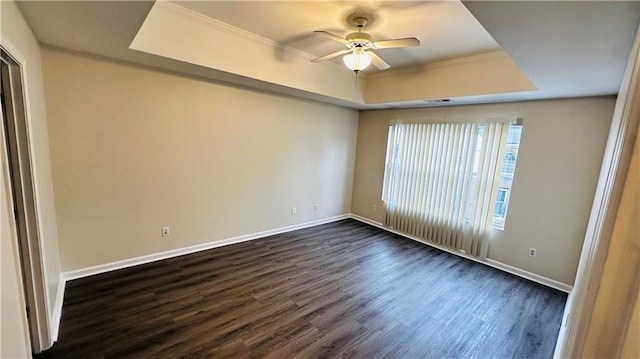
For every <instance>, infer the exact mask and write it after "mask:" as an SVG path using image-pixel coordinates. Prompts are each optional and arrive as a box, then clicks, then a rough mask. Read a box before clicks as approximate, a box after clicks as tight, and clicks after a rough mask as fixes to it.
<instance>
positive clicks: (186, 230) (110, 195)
mask: <svg viewBox="0 0 640 359" xmlns="http://www.w3.org/2000/svg"><path fill="white" fill-rule="evenodd" d="M43 69H44V74H45V78H46V82H45V89H46V95H47V105H48V107H47V110H48V117H49V131H50V132H49V135H50V138H51V153H52V163H53V169H54V173H53V179H54V188H55V195H56V204H57V210H58V226H59V230H60V252H61V258H62V263H63V269H64V270H65V271H70V270H75V269H80V268H86V267H89V266H94V265H100V264H106V263H110V262H113V261H118V260H123V259H130V258H133V257H137V256H142V255H147V254H152V253H157V252H162V251H166V250H171V249H177V248H183V247H186V246H190V245H196V244H201V243H207V242H212V241H216V240H221V239H226V238H230V237H234V236H239V235H244V234H250V233H255V232H259V231H264V230H269V229H275V228H279V227H283V226H289V225H294V224H299V223H305V222H309V221H313V220H318V219H322V218H328V217H332V216H336V215H340V214H345V213H349V211H350V208H351V186H352V183H353V166H354V158H355V146H356V135H357V126H358V112H357V111H354V110H348V109H344V108H339V107H334V106H330V105H324V104H320V103H315V102H310V101H306V100H299V99H295V98H290V97H284V96H280V95H274V94H270V93H263V92H257V91H254V90H249V89H246V88H239V87H233V86H228V85H224V84H219V83H213V82H207V81H204V80H200V79H195V78H189V77H185V76H180V75H176V74H171V73H165V72H159V71H156V70H153V69H149V68H143V67H138V66H133V65H129V64H123V63H117V62H111V61H108V60H104V59H98V58H93V57H85V56H81V55H78V54H73V53H68V52H61V51H58V50H54V49H45V50H43ZM314 204H318V205H319V212H318V213H314V212H313V205H314ZM293 206H295V207H297V215H296V216H292V215H291V214H290V207H293ZM162 226H170V227H171V236H169V237H166V238H163V237H161V227H162Z"/></svg>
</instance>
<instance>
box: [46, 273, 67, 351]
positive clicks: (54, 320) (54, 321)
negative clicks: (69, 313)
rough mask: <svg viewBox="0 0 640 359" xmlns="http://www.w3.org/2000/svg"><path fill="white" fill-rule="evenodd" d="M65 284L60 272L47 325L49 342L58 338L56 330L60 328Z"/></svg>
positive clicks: (53, 341)
mask: <svg viewBox="0 0 640 359" xmlns="http://www.w3.org/2000/svg"><path fill="white" fill-rule="evenodd" d="M66 285H67V281H66V280H65V278H64V274H63V273H60V277H59V280H58V291H57V293H56V301H55V304H54V307H53V311H52V312H51V325H50V327H49V331H50V336H51V344H53V343H55V342H56V341H57V340H58V332H59V330H60V318H61V317H62V304H63V303H64V289H65V287H66Z"/></svg>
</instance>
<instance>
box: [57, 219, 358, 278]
mask: <svg viewBox="0 0 640 359" xmlns="http://www.w3.org/2000/svg"><path fill="white" fill-rule="evenodd" d="M347 218H351V214H342V215H339V216H334V217H328V218H323V219H319V220H315V221H310V222H305V223H300V224H294V225H291V226H286V227H280V228H275V229H270V230H266V231H262V232H256V233H250V234H245V235H242V236H238V237H232V238H227V239H222V240H218V241H213V242H207V243H202V244H196V245H194V246H189V247H184V248H177V249H172V250H169V251H165V252H159V253H153V254H148V255H144V256H140V257H135V258H129V259H124V260H121V261H117V262H111V263H105V264H100V265H97V266H93V267H87V268H82V269H76V270H72V271H69V272H64V273H63V277H64V280H65V281H68V280H72V279H78V278H84V277H88V276H91V275H95V274H100V273H106V272H110V271H114V270H118V269H122V268H128V267H133V266H137V265H140V264H145V263H150V262H155V261H159V260H163V259H167V258H173V257H178V256H182V255H185V254H190V253H195V252H200V251H205V250H207V249H212V248H217V247H222V246H227V245H230V244H236V243H241V242H246V241H251V240H254V239H258V238H262V237H267V236H272V235H275V234H280V233H285V232H291V231H295V230H298V229H303V228H308V227H313V226H317V225H320V224H325V223H330V222H335V221H340V220H343V219H347Z"/></svg>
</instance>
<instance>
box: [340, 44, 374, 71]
mask: <svg viewBox="0 0 640 359" xmlns="http://www.w3.org/2000/svg"><path fill="white" fill-rule="evenodd" d="M342 61H344V64H345V65H346V66H347V67H348V68H349V69H350V70H351V71H355V72H358V71H360V70H364V69H366V68H367V67H368V66H369V65H370V64H371V55H369V54H368V53H366V52H365V51H363V50H362V49H359V48H356V49H354V51H353V52H352V53H350V54H348V55H345V56H344V57H343V58H342Z"/></svg>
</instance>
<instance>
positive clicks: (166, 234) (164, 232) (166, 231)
mask: <svg viewBox="0 0 640 359" xmlns="http://www.w3.org/2000/svg"><path fill="white" fill-rule="evenodd" d="M170 234H171V228H170V227H162V236H163V237H169V235H170Z"/></svg>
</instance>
